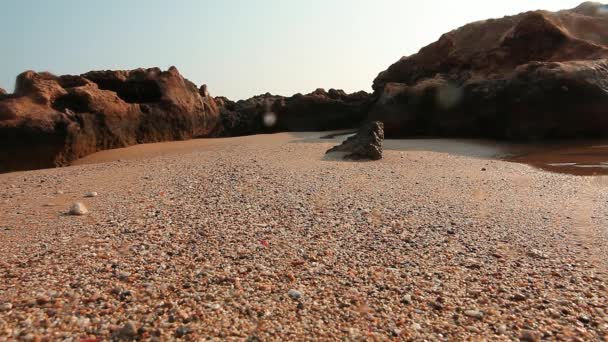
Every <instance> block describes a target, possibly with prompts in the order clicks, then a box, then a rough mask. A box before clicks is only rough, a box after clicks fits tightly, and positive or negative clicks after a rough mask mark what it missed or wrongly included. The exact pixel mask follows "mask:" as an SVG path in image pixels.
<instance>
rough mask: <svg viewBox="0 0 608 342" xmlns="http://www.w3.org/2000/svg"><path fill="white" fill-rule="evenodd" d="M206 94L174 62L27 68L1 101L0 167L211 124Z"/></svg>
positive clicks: (21, 166)
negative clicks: (78, 69) (118, 67)
mask: <svg viewBox="0 0 608 342" xmlns="http://www.w3.org/2000/svg"><path fill="white" fill-rule="evenodd" d="M219 122H220V119H219V111H218V109H217V107H216V106H215V104H214V100H213V98H212V97H210V96H206V97H204V98H203V97H201V95H200V93H199V89H197V88H196V86H195V85H194V84H193V83H192V82H190V81H188V80H186V79H184V78H183V77H182V76H181V75H180V73H179V72H178V70H177V69H176V68H175V67H171V68H170V69H169V70H168V71H161V70H160V69H158V68H151V69H137V70H131V71H93V72H89V73H86V74H83V75H80V76H54V75H52V74H49V73H36V72H33V71H26V72H24V73H22V74H21V75H19V76H18V77H17V81H16V85H15V92H14V94H12V95H10V96H4V98H3V99H2V101H0V172H5V171H14V170H25V169H35V168H44V167H54V166H61V165H66V164H68V163H69V162H70V161H72V160H75V159H77V158H80V157H82V156H85V155H87V154H90V153H93V152H96V151H99V150H103V149H111V148H119V147H125V146H129V145H133V144H137V143H147V142H157V141H165V140H181V139H189V138H194V137H204V136H209V135H212V134H214V132H215V131H216V130H217V129H218V125H219Z"/></svg>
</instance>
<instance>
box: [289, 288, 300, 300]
mask: <svg viewBox="0 0 608 342" xmlns="http://www.w3.org/2000/svg"><path fill="white" fill-rule="evenodd" d="M287 295H288V296H289V297H290V298H291V299H293V300H300V299H301V298H302V292H300V291H298V290H294V289H291V290H289V291H288V292H287Z"/></svg>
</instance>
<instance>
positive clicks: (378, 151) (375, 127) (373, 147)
mask: <svg viewBox="0 0 608 342" xmlns="http://www.w3.org/2000/svg"><path fill="white" fill-rule="evenodd" d="M383 140H384V124H383V123H382V122H379V121H372V122H367V123H365V124H363V125H362V126H361V128H359V131H358V132H357V134H355V135H353V136H351V137H349V138H348V139H346V141H344V142H343V143H342V144H340V145H338V146H335V147H332V148H331V149H329V150H327V152H326V153H331V152H348V153H349V154H347V155H345V156H344V158H345V159H355V160H358V159H371V160H380V159H382V141H383Z"/></svg>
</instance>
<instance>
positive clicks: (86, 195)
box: [84, 191, 97, 197]
mask: <svg viewBox="0 0 608 342" xmlns="http://www.w3.org/2000/svg"><path fill="white" fill-rule="evenodd" d="M84 197H97V193H96V192H95V191H91V192H87V193H86V194H84Z"/></svg>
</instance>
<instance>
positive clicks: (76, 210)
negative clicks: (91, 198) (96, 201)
mask: <svg viewBox="0 0 608 342" xmlns="http://www.w3.org/2000/svg"><path fill="white" fill-rule="evenodd" d="M88 213H89V210H88V209H87V207H85V206H84V204H82V203H80V202H76V203H74V204H73V205H72V207H71V208H70V211H68V214H70V215H74V216H82V215H86V214H88Z"/></svg>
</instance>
